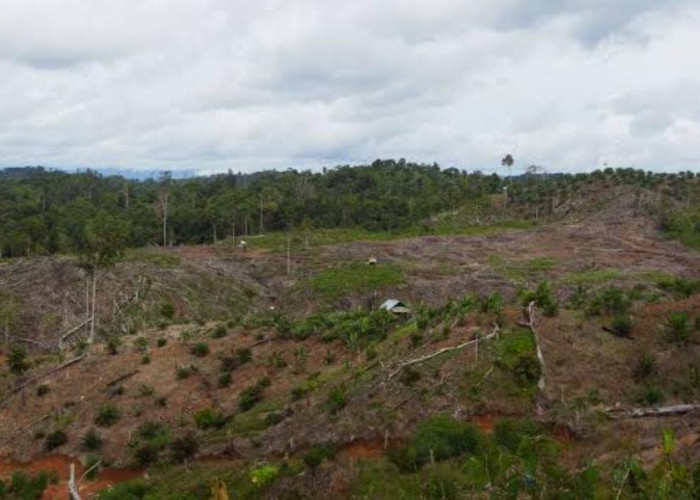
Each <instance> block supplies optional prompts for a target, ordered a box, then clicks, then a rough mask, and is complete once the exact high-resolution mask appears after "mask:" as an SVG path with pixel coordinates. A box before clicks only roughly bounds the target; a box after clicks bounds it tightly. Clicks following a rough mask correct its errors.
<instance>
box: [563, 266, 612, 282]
mask: <svg viewBox="0 0 700 500" xmlns="http://www.w3.org/2000/svg"><path fill="white" fill-rule="evenodd" d="M620 278H622V273H621V272H620V271H619V270H618V269H591V270H589V271H581V272H578V273H572V274H570V275H568V276H567V277H566V278H565V279H564V281H565V282H566V283H570V284H572V285H582V284H587V283H606V282H608V281H613V280H617V279H620Z"/></svg>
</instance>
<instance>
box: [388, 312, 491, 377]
mask: <svg viewBox="0 0 700 500" xmlns="http://www.w3.org/2000/svg"><path fill="white" fill-rule="evenodd" d="M497 334H498V325H497V324H494V325H493V331H492V332H491V333H489V334H488V335H486V336H485V337H480V338H476V339H474V340H469V341H467V342H463V343H461V344H459V345H456V346H452V347H443V348H442V349H438V350H437V351H435V352H431V353H428V354H426V355H424V356H421V357H420V358H415V359H409V360H407V361H403V362H401V363H399V366H398V368H396V370H394V371H393V372H391V373H390V374H389V376H388V377H387V379H386V380H387V382H388V381H389V380H391V379H392V378H394V377H395V376H396V375H398V374H399V372H401V370H403V369H404V368H406V367H407V366H411V365H415V364H418V363H423V362H424V361H428V360H429V359H432V358H434V357H436V356H440V355H441V354H445V353H446V352H451V351H457V350H459V349H464V348H465V347H469V346H470V345H474V344H477V343H479V342H481V341H484V340H489V339H491V338H493V337H495V336H496V335H497Z"/></svg>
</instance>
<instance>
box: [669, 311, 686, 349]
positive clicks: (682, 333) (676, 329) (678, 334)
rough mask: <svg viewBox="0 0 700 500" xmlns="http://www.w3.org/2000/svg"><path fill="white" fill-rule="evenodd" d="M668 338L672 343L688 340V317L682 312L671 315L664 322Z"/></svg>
mask: <svg viewBox="0 0 700 500" xmlns="http://www.w3.org/2000/svg"><path fill="white" fill-rule="evenodd" d="M666 325H667V327H668V332H669V337H670V339H671V340H672V341H674V342H685V341H686V340H688V334H689V332H690V325H689V322H688V315H687V314H686V313H684V312H674V313H671V314H670V315H669V317H668V320H667V321H666Z"/></svg>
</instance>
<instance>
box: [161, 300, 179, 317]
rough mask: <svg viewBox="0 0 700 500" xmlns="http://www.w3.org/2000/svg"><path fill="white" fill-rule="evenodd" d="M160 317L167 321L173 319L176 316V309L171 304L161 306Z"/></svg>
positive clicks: (166, 303)
mask: <svg viewBox="0 0 700 500" xmlns="http://www.w3.org/2000/svg"><path fill="white" fill-rule="evenodd" d="M160 315H161V316H163V317H164V318H167V319H173V317H174V316H175V307H174V306H173V305H172V304H171V303H170V302H165V303H163V305H162V306H160Z"/></svg>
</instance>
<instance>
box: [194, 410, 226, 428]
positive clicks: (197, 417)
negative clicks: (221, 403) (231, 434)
mask: <svg viewBox="0 0 700 500" xmlns="http://www.w3.org/2000/svg"><path fill="white" fill-rule="evenodd" d="M226 422H228V417H227V416H226V415H224V412H222V411H221V410H219V409H218V408H202V409H201V410H199V411H196V412H195V414H194V424H195V425H196V426H197V428H198V429H203V430H206V429H220V428H221V427H223V426H224V425H226Z"/></svg>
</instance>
